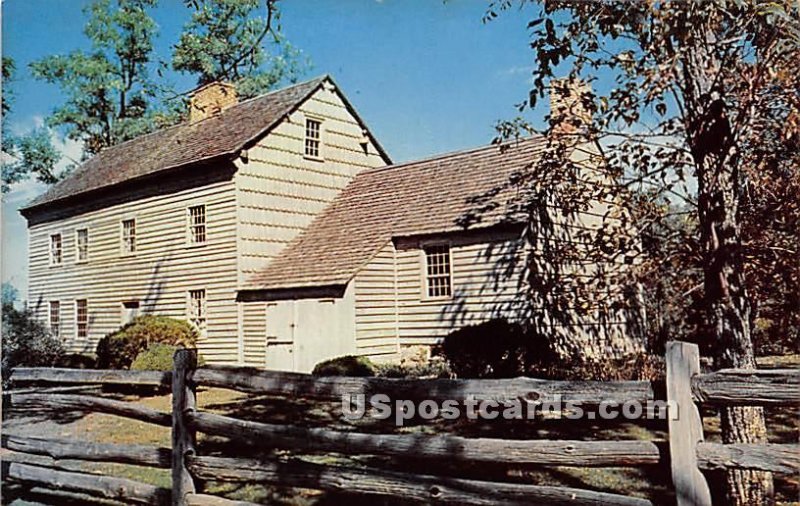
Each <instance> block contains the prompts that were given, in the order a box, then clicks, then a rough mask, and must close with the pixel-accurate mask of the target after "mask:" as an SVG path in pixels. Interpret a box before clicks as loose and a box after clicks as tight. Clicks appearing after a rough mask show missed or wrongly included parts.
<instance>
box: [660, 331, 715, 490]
mask: <svg viewBox="0 0 800 506" xmlns="http://www.w3.org/2000/svg"><path fill="white" fill-rule="evenodd" d="M666 363H667V401H668V403H669V404H668V406H669V408H668V409H670V410H671V411H672V410H673V408H674V409H675V411H673V412H670V413H669V451H670V461H671V463H672V464H671V466H672V483H673V485H674V486H675V498H676V499H677V503H678V506H711V492H710V490H709V488H708V483H707V482H706V479H705V476H703V473H701V472H700V469H699V468H698V467H697V453H696V452H697V444H698V443H701V442H702V441H703V420H702V418H701V417H700V412H699V411H698V409H697V406H696V405H695V403H694V399H693V398H692V382H691V380H692V376H693V375H695V374H699V373H700V352H699V351H698V349H697V345H696V344H691V343H684V342H680V341H671V342H668V343H667V356H666Z"/></svg>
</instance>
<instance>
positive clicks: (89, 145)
mask: <svg viewBox="0 0 800 506" xmlns="http://www.w3.org/2000/svg"><path fill="white" fill-rule="evenodd" d="M155 5H156V0H113V1H112V0H94V1H93V2H92V3H90V4H89V5H88V6H87V7H86V8H85V12H86V14H87V15H88V16H89V21H88V22H87V24H86V26H85V27H84V34H85V35H86V37H87V38H88V39H89V41H90V42H91V48H90V49H88V50H75V51H72V52H71V53H69V54H66V55H52V56H48V57H45V58H43V59H41V60H38V61H35V62H33V63H32V64H31V72H32V73H33V75H34V77H36V78H38V79H41V80H44V81H46V82H48V83H52V84H55V85H57V86H58V87H59V88H60V89H61V91H62V93H63V94H64V96H65V97H66V98H65V101H64V103H63V104H62V105H61V106H59V107H57V108H56V109H55V110H54V111H53V114H52V115H51V116H50V117H49V118H48V121H47V123H48V126H50V127H54V128H63V129H64V131H65V132H66V135H67V137H68V138H70V139H74V140H76V141H79V142H81V143H82V144H83V148H84V153H85V155H86V156H91V155H94V154H96V153H98V152H100V150H102V149H103V148H106V147H109V146H113V145H114V144H117V143H119V142H122V141H125V140H128V139H132V138H133V137H136V136H138V135H141V134H143V133H147V132H149V131H151V130H153V129H154V128H156V127H157V126H159V125H160V124H161V123H163V122H169V121H170V120H169V118H163V116H162V115H160V114H159V111H158V103H157V100H156V95H157V88H156V86H155V84H154V83H153V81H152V80H151V77H150V72H151V67H153V65H154V55H153V38H154V36H155V34H156V31H157V26H156V23H155V21H154V20H153V19H152V17H151V16H150V13H149V11H150V9H152V8H153V7H154V6H155Z"/></svg>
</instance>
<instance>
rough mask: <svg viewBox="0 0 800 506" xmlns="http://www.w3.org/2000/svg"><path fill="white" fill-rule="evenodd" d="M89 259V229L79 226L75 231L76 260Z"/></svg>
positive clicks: (83, 260)
mask: <svg viewBox="0 0 800 506" xmlns="http://www.w3.org/2000/svg"><path fill="white" fill-rule="evenodd" d="M87 260H89V229H86V228H79V229H78V230H76V231H75V261H76V262H85V261H87Z"/></svg>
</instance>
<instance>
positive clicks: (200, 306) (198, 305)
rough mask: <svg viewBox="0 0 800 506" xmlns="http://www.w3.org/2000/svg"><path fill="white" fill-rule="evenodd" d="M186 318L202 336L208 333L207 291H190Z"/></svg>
mask: <svg viewBox="0 0 800 506" xmlns="http://www.w3.org/2000/svg"><path fill="white" fill-rule="evenodd" d="M186 316H187V318H188V319H189V322H191V323H192V324H193V325H194V326H195V327H197V330H199V331H200V334H205V331H206V291H205V290H203V289H201V290H189V295H188V300H187V308H186Z"/></svg>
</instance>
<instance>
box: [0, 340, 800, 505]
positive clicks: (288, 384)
mask: <svg viewBox="0 0 800 506" xmlns="http://www.w3.org/2000/svg"><path fill="white" fill-rule="evenodd" d="M11 379H12V381H13V382H14V384H15V385H22V384H28V385H38V386H39V387H46V388H48V389H51V390H52V389H53V388H88V387H99V386H106V385H139V386H157V387H162V388H165V389H166V388H169V389H171V391H172V392H173V396H172V400H173V402H172V409H171V411H170V412H169V413H165V412H160V411H158V410H154V409H152V408H149V407H147V406H144V405H141V404H137V403H135V402H128V401H123V400H119V399H110V398H105V397H102V396H101V395H99V394H101V393H102V392H100V391H98V392H94V391H92V392H89V391H88V390H78V391H76V393H71V391H68V392H63V391H62V392H56V393H53V392H50V393H47V394H44V393H40V392H41V390H40V391H38V392H37V391H30V390H27V391H25V392H24V393H20V392H12V393H11V394H10V395H8V396H7V399H8V401H10V402H9V404H10V405H11V409H12V410H14V411H19V412H23V413H24V412H35V413H36V414H40V413H50V412H52V413H58V412H65V411H66V412H70V411H80V412H99V413H105V414H111V415H115V416H122V417H127V418H131V419H135V420H139V421H143V422H147V423H151V424H156V425H160V426H165V427H171V430H172V444H171V448H158V447H155V446H146V445H119V444H104V443H92V442H86V441H79V440H69V439H57V438H38V437H37V438H31V437H20V436H15V435H9V434H6V435H4V436H3V437H2V446H3V448H5V449H7V450H9V451H12V452H17V453H16V454H20V455H21V454H28V455H36V456H39V458H41V457H49V458H51V459H53V460H54V461H55V464H53V465H52V466H50V467H47V466H44V465H39V464H32V463H27V462H19V461H18V460H17V459H14V458H12V459H6V461H5V462H4V464H3V468H2V471H3V478H4V480H6V479H7V480H10V481H15V482H20V483H25V484H28V485H34V486H41V487H46V488H50V489H56V490H63V491H70V492H80V493H84V494H90V495H93V496H98V497H103V498H106V499H114V500H122V501H124V502H133V503H141V504H172V505H176V506H177V505H181V506H183V505H199V506H237V505H238V506H250V505H251V503H247V502H242V501H232V500H229V499H224V498H221V497H215V496H212V495H208V494H204V493H199V492H198V491H199V490H201V489H202V488H201V486H200V482H203V481H222V482H225V481H230V482H247V483H265V484H269V485H273V486H278V487H298V488H312V489H318V490H322V491H328V492H333V493H343V494H368V495H375V496H392V497H402V498H404V499H405V500H408V501H411V502H440V503H450V504H477V505H488V504H530V503H532V502H536V503H548V504H552V505H560V504H565V505H566V504H570V505H576V504H593V505H605V504H622V505H637V506H640V505H641V506H644V505H648V504H650V502H649V501H647V500H645V499H640V498H635V497H627V496H622V495H617V494H609V493H602V492H596V491H592V490H582V489H577V488H571V487H545V486H537V485H529V484H522V483H513V482H508V481H488V480H483V479H474V478H467V477H459V476H455V475H452V470H451V471H449V472H450V473H451V474H448V475H432V474H425V473H419V472H408V471H406V470H403V471H402V472H400V471H396V470H388V469H383V468H379V467H375V465H374V464H371V465H370V466H369V467H368V466H365V465H363V464H361V463H359V464H347V465H331V464H327V463H325V464H322V463H319V462H313V461H311V460H313V459H311V460H309V458H310V457H303V456H302V455H309V454H315V453H338V454H342V455H347V456H354V455H357V456H361V455H376V456H381V457H384V458H386V457H389V458H393V459H400V461H401V462H402V461H411V460H413V461H415V462H417V461H432V462H438V463H439V464H440V465H439V467H434V469H440V468H442V467H441V464H442V463H453V462H459V463H465V464H475V465H479V466H481V468H485V467H487V466H501V468H503V467H504V468H506V469H507V468H517V469H519V468H525V467H527V466H581V467H604V466H613V467H624V466H627V467H638V466H645V465H658V464H662V463H665V462H667V461H670V462H671V463H672V478H673V484H674V487H675V493H676V498H677V501H678V504H680V505H683V504H687V505H688V504H692V505H707V504H710V501H711V495H710V492H709V487H708V485H707V483H706V480H705V477H704V475H703V474H702V473H701V470H718V469H728V468H745V469H758V470H764V471H771V472H776V473H797V472H799V471H800V445H799V444H790V445H776V444H768V445H755V444H748V445H728V444H718V443H707V442H704V441H703V429H702V420H701V418H700V413H699V410H698V407H697V404H696V403H701V404H708V405H715V406H729V405H764V406H800V370H795V369H791V370H790V369H784V370H771V371H761V370H759V371H741V370H723V371H717V372H714V373H710V374H701V373H700V366H699V354H698V352H697V348H696V346H694V345H690V344H687V343H677V342H676V343H670V345H669V346H668V351H667V382H666V389H665V390H664V389H663V388H661V387H659V386H658V385H655V386H654V385H653V384H652V383H650V382H644V381H618V382H597V381H548V380H541V379H534V378H515V379H507V380H506V379H501V380H447V379H437V380H406V379H387V378H350V377H315V376H311V375H307V374H298V373H283V372H271V371H259V370H253V369H245V368H231V367H208V368H200V369H198V368H196V355H195V353H194V352H193V351H190V350H181V351H179V352H177V353H176V356H175V367H174V369H173V371H172V372H157V371H106V370H79V369H55V368H19V369H15V370H14V371H12V374H11ZM76 386H77V387H76ZM197 387H219V388H226V389H233V390H238V391H242V392H245V393H249V394H256V395H260V396H267V397H268V398H270V397H289V398H305V399H312V400H320V401H337V402H339V401H340V400H341V399H342V397H343V396H352V395H356V394H364V395H366V396H369V395H373V394H378V393H380V394H385V395H387V396H388V397H389V398H391V399H404V400H412V401H421V400H425V399H430V400H433V401H437V402H443V401H445V400H454V401H457V402H464V401H467V400H470V399H474V400H475V401H481V400H487V399H491V400H505V401H507V400H525V401H539V402H548V401H560V402H561V403H562V405H568V404H567V403H572V404H573V405H575V404H577V405H582V406H598V405H601V404H602V403H610V404H611V405H616V406H620V405H623V404H625V403H630V402H638V403H640V404H642V405H645V406H646V405H647V404H648V403H650V402H652V401H659V400H660V401H663V400H665V396H666V401H667V405H668V407H669V410H670V413H669V416H668V424H669V438H668V439H669V440H668V441H667V442H666V443H665V444H663V445H662V444H660V443H658V442H653V441H635V440H634V441H581V440H511V439H502V438H468V437H461V436H454V435H430V434H421V433H416V434H396V433H383V434H371V433H363V432H358V431H352V430H351V431H345V430H335V429H333V428H327V427H323V428H307V427H300V426H294V425H284V424H275V423H265V422H260V421H248V420H240V419H237V418H233V417H230V416H222V415H218V414H213V413H207V412H202V411H200V410H198V409H197V406H196V399H195V395H196V394H195V390H196V389H197ZM266 402H269V401H268V400H267V401H266ZM564 423H570V421H569V420H564ZM197 432H202V433H206V434H210V435H214V436H222V437H225V438H227V439H229V440H231V441H239V442H242V441H244V442H247V443H249V444H252V445H259V447H260V448H263V449H268V450H279V452H278V453H275V454H271V456H270V457H268V458H262V459H258V460H255V459H248V458H241V456H240V455H228V456H207V455H199V454H198V451H197V450H198V448H197V445H196V433H197ZM222 448H223V449H224V446H223V447H222ZM229 453H230V452H229ZM9 460H10V461H9ZM60 460H79V461H94V462H112V463H120V464H132V465H140V466H150V467H156V468H162V469H171V476H172V487H171V489H170V490H167V489H162V488H158V487H154V486H152V485H147V484H145V483H140V482H136V481H134V480H128V479H123V478H115V477H110V476H100V475H96V474H90V473H83V472H74V471H72V470H64V469H62V468H59V467H58V465H57V464H58V462H59V461H60ZM358 462H360V461H358ZM440 472H441V471H440ZM494 475H498V474H497V473H495V474H494Z"/></svg>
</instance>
